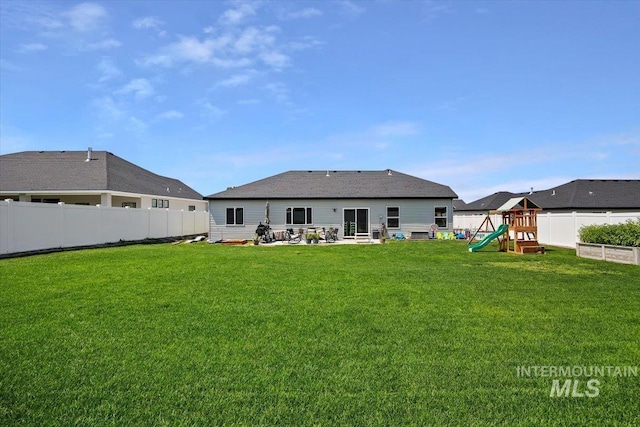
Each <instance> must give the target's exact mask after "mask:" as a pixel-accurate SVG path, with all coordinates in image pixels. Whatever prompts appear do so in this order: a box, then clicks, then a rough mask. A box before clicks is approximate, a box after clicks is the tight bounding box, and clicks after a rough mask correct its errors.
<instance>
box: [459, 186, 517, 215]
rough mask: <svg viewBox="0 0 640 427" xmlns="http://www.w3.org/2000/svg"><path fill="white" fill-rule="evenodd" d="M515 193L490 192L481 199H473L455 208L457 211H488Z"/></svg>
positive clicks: (497, 206) (500, 204)
mask: <svg viewBox="0 0 640 427" xmlns="http://www.w3.org/2000/svg"><path fill="white" fill-rule="evenodd" d="M515 196H516V194H514V193H510V192H508V191H499V192H497V193H493V194H490V195H489V196H486V197H483V198H481V199H478V200H475V201H473V202H471V203H467V204H466V205H464V206H461V207H459V208H457V209H456V211H457V212H464V211H489V210H493V209H498V208H499V207H500V206H502V205H503V204H504V203H505V202H506V201H507V200H509V199H511V198H512V197H515Z"/></svg>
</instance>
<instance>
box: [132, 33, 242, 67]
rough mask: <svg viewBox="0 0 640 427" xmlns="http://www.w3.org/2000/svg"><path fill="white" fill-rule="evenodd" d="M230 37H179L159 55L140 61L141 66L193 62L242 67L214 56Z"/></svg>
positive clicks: (229, 41) (226, 43)
mask: <svg viewBox="0 0 640 427" xmlns="http://www.w3.org/2000/svg"><path fill="white" fill-rule="evenodd" d="M231 41H232V39H231V37H230V36H221V37H218V38H207V39H205V40H203V41H200V40H198V38H197V37H181V38H180V40H179V41H177V42H175V43H171V44H169V45H167V46H165V47H163V48H162V49H161V50H160V52H159V53H157V54H155V55H151V56H148V57H146V58H144V59H142V61H141V64H142V65H160V66H164V67H172V66H174V65H176V64H182V63H189V62H193V63H196V64H206V63H213V64H216V65H219V66H234V65H235V66H243V65H245V64H246V63H245V62H241V63H240V64H236V63H235V61H233V60H230V61H228V62H227V61H226V60H225V59H219V58H217V57H215V56H214V54H215V53H218V52H221V53H222V52H223V51H224V49H225V47H226V46H228V45H229V44H230V43H231Z"/></svg>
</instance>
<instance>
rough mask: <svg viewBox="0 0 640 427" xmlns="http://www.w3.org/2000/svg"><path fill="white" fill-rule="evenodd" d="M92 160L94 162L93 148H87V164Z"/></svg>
mask: <svg viewBox="0 0 640 427" xmlns="http://www.w3.org/2000/svg"><path fill="white" fill-rule="evenodd" d="M91 160H93V148H91V147H89V148H87V160H85V162H90V161H91Z"/></svg>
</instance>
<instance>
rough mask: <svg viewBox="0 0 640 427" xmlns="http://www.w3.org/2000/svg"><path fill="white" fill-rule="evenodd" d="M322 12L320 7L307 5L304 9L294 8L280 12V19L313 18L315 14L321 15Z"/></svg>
mask: <svg viewBox="0 0 640 427" xmlns="http://www.w3.org/2000/svg"><path fill="white" fill-rule="evenodd" d="M322 14H323V12H322V11H321V10H320V9H316V8H314V7H307V8H305V9H300V10H296V11H294V12H287V13H284V14H282V16H281V19H306V18H314V17H316V16H322Z"/></svg>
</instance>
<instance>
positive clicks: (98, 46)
mask: <svg viewBox="0 0 640 427" xmlns="http://www.w3.org/2000/svg"><path fill="white" fill-rule="evenodd" d="M120 46H122V43H120V42H119V41H118V40H116V39H112V38H109V39H105V40H102V41H100V42H96V43H89V44H88V45H87V49H89V50H109V49H113V48H116V47H120Z"/></svg>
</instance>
